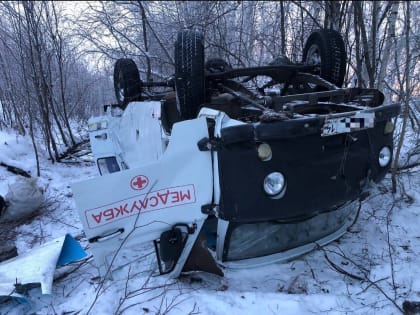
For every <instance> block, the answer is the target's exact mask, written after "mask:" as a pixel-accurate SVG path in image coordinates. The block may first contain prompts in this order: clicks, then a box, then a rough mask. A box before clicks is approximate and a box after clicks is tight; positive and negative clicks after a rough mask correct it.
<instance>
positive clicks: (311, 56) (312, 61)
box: [306, 45, 321, 66]
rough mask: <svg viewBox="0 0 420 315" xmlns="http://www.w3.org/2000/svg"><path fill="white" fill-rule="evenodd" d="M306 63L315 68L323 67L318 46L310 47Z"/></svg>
mask: <svg viewBox="0 0 420 315" xmlns="http://www.w3.org/2000/svg"><path fill="white" fill-rule="evenodd" d="M306 63H307V64H309V65H315V66H318V65H319V66H320V65H321V54H320V51H319V47H318V46H317V45H312V46H311V47H309V49H308V54H307V56H306Z"/></svg>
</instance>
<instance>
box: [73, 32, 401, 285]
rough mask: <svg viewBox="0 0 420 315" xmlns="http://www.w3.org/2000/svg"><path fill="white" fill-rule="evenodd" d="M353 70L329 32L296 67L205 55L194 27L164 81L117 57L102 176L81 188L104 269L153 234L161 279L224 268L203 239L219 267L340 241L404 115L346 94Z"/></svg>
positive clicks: (102, 136)
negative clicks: (242, 63)
mask: <svg viewBox="0 0 420 315" xmlns="http://www.w3.org/2000/svg"><path fill="white" fill-rule="evenodd" d="M345 66H346V53H345V48H344V43H343V40H342V38H341V36H340V34H339V33H337V32H335V31H333V30H318V31H315V32H314V33H312V34H311V36H310V37H309V38H308V40H307V42H306V45H305V48H304V52H303V62H302V63H299V64H294V63H291V62H290V61H289V60H288V59H287V58H286V57H284V56H282V57H279V58H276V59H275V60H274V61H273V62H271V63H270V64H269V65H267V66H262V67H249V68H232V67H231V66H230V65H228V64H227V63H226V62H225V61H224V60H221V59H210V60H208V61H207V62H206V63H205V62H204V46H203V37H202V35H201V34H200V33H198V32H196V31H192V30H185V31H182V32H180V33H179V34H178V37H177V40H176V43H175V75H174V76H173V77H172V78H169V79H168V80H167V81H165V82H143V81H141V80H140V77H139V72H138V70H137V67H136V65H135V63H134V61H132V60H131V59H120V60H118V61H117V62H116V65H115V71H114V84H115V91H116V97H117V100H118V104H117V105H109V106H106V107H105V113H104V115H103V116H100V117H95V118H91V119H90V121H89V131H90V141H91V144H92V150H93V153H94V155H95V159H96V161H97V164H98V168H99V172H100V174H101V175H102V176H100V177H97V178H94V179H91V180H87V181H83V182H79V183H76V184H74V185H73V190H74V193H75V198H76V203H77V206H78V208H79V212H80V217H81V219H82V222H83V225H84V229H85V233H86V236H87V237H88V239H89V242H90V243H91V250H92V252H93V254H94V257H95V260H96V262H97V264H98V265H99V266H100V267H101V268H102V269H101V270H102V273H104V272H107V270H109V269H112V268H111V265H112V264H113V262H114V258H115V255H116V253H117V252H118V251H119V249H120V248H122V247H124V248H126V247H128V248H130V247H131V248H132V247H136V246H139V244H141V243H147V242H150V243H152V242H153V243H154V245H155V252H156V257H157V262H158V266H159V271H160V273H161V274H170V275H171V276H174V277H176V276H178V275H179V274H180V272H181V271H182V270H191V269H197V268H198V269H201V270H205V271H212V272H216V273H219V274H220V273H221V272H220V270H219V269H217V267H215V265H214V266H211V264H208V263H206V264H207V266H204V267H203V264H202V263H201V262H200V260H203V261H204V260H206V261H208V258H209V257H211V256H212V255H210V254H208V252H207V250H205V249H204V247H208V249H210V251H211V252H212V253H213V256H215V258H216V261H217V262H218V263H219V264H220V265H225V266H228V267H248V266H255V265H260V264H265V263H269V262H274V261H284V260H288V259H291V258H293V257H296V256H299V255H302V254H304V253H307V252H308V251H311V250H313V249H314V248H315V247H316V246H319V245H324V244H327V243H328V242H331V241H333V240H335V239H337V238H338V237H340V236H341V235H343V234H344V233H345V231H346V230H347V228H348V227H349V226H351V224H352V223H353V221H354V220H355V217H357V212H358V209H359V207H358V205H359V201H360V200H362V199H363V198H364V197H365V196H366V192H367V187H368V184H369V182H370V181H374V182H379V181H380V180H382V179H383V178H384V176H385V174H386V173H387V172H388V170H389V168H390V164H391V159H392V152H393V129H394V128H393V127H394V126H393V123H392V118H393V117H396V116H397V115H398V113H399V105H398V104H394V103H390V104H383V102H384V96H383V94H382V93H381V92H380V91H378V90H375V89H360V88H340V87H341V85H342V84H343V80H344V75H345ZM152 88H155V90H160V91H159V92H156V93H152V92H151V90H152ZM165 88H166V89H168V90H169V91H167V92H165V91H164V92H162V89H165ZM203 240H206V241H207V242H203ZM203 244H207V246H203ZM206 264H204V265H206ZM209 266H210V267H209ZM108 268H109V269H108Z"/></svg>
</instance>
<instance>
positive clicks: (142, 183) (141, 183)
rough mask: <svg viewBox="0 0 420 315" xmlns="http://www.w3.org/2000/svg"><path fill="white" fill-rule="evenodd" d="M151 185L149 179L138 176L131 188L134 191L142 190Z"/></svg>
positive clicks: (134, 178) (132, 181)
mask: <svg viewBox="0 0 420 315" xmlns="http://www.w3.org/2000/svg"><path fill="white" fill-rule="evenodd" d="M148 184H149V179H148V178H147V177H146V176H144V175H137V176H135V177H133V179H132V180H131V183H130V186H131V188H132V189H134V190H142V189H144V188H146V186H147V185H148Z"/></svg>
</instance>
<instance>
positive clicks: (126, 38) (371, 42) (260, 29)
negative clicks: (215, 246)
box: [0, 1, 420, 189]
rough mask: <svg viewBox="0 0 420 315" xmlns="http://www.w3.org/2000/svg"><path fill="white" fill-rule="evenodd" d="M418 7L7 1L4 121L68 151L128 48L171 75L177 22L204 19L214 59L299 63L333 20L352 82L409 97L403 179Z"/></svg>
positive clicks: (414, 143) (151, 72)
mask: <svg viewBox="0 0 420 315" xmlns="http://www.w3.org/2000/svg"><path fill="white" fill-rule="evenodd" d="M419 16H420V3H418V2H414V1H413V2H408V1H273V2H270V1H264V2H263V1H118V2H108V1H92V2H69V3H66V2H60V1H56V2H52V1H36V2H35V1H2V2H0V73H1V75H0V129H15V130H16V132H17V133H19V134H22V135H25V134H29V135H30V136H31V138H32V141H33V147H34V151H35V154H36V156H37V154H38V153H37V152H39V150H46V151H47V152H48V154H49V156H50V159H51V161H52V162H54V161H59V160H60V153H61V152H62V151H63V148H64V149H65V148H66V147H67V148H68V147H71V146H72V145H74V144H75V143H77V142H78V141H80V140H81V139H80V128H81V127H80V126H82V125H83V122H85V121H86V119H87V118H88V117H89V116H90V115H91V114H92V113H96V114H97V113H98V112H99V109H100V106H101V105H103V104H109V103H112V102H114V95H113V86H112V69H113V64H114V61H115V60H117V59H118V58H121V57H129V58H133V59H134V60H135V61H136V63H137V65H138V67H139V69H140V71H141V77H142V79H143V80H159V79H162V78H165V77H168V76H170V75H171V74H173V71H174V70H173V66H174V58H173V43H174V41H175V38H176V34H177V32H178V31H180V30H182V29H184V28H193V29H197V30H200V31H201V32H203V33H204V35H205V46H206V57H207V58H210V57H211V58H214V57H217V58H223V59H225V60H226V61H227V62H228V63H230V64H231V65H232V66H236V67H241V66H252V65H264V64H268V63H269V62H270V61H272V60H273V59H274V58H276V57H278V56H279V55H286V56H287V57H288V58H290V59H291V60H292V61H294V62H300V61H301V59H302V56H301V52H302V47H303V45H304V42H305V40H306V38H307V37H308V36H309V34H310V33H311V31H313V30H314V29H319V28H333V29H335V30H338V31H339V32H341V34H342V35H343V38H344V41H345V44H346V49H347V56H348V67H347V72H346V77H345V86H349V87H350V86H357V87H369V88H379V89H380V90H381V91H382V92H383V93H384V94H385V96H386V98H387V99H388V100H389V101H391V100H392V101H396V102H400V103H401V104H402V111H401V115H400V118H399V120H398V124H397V126H398V129H397V130H396V131H397V132H396V150H395V151H396V152H395V154H396V158H395V160H394V167H393V173H394V178H395V175H396V174H397V172H398V171H401V170H404V169H407V168H410V167H411V166H413V165H417V164H419V154H420V140H419V129H420V105H419V97H418V96H419V89H420V67H419V62H418V60H419V52H420V29H419V28H420V21H419ZM81 123H82V124H81ZM407 131H409V132H407ZM406 143H409V144H410V145H409V147H410V149H409V150H408V153H407V154H404V156H402V155H401V148H402V145H403V144H406ZM400 155H401V157H400ZM38 172H39V166H38ZM394 181H395V179H394ZM395 186H396V183H395V182H394V189H395Z"/></svg>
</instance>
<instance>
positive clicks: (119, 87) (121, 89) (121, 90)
mask: <svg viewBox="0 0 420 315" xmlns="http://www.w3.org/2000/svg"><path fill="white" fill-rule="evenodd" d="M122 80H123V76H122V73H121V72H120V73H119V76H118V83H117V90H118V97H119V98H120V101H121V102H124V100H125V93H124V87H123V86H122V85H121V82H122Z"/></svg>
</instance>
